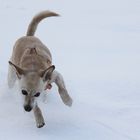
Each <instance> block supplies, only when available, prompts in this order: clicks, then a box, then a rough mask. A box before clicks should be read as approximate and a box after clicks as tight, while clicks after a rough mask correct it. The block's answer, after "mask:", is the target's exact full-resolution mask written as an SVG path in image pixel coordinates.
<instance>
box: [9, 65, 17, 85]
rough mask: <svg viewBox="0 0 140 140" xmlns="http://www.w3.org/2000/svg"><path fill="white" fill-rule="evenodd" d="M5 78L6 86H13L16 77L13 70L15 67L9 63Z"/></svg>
mask: <svg viewBox="0 0 140 140" xmlns="http://www.w3.org/2000/svg"><path fill="white" fill-rule="evenodd" d="M7 79H8V87H9V88H13V86H14V84H15V82H16V79H17V75H16V72H15V69H14V68H13V67H12V66H11V65H9V69H8V77H7Z"/></svg>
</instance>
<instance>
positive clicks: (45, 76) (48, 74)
mask: <svg viewBox="0 0 140 140" xmlns="http://www.w3.org/2000/svg"><path fill="white" fill-rule="evenodd" d="M54 70H55V66H54V65H52V66H50V67H49V68H47V69H46V70H43V71H40V72H39V75H40V77H42V78H43V81H47V80H50V79H51V75H52V72H53V71H54Z"/></svg>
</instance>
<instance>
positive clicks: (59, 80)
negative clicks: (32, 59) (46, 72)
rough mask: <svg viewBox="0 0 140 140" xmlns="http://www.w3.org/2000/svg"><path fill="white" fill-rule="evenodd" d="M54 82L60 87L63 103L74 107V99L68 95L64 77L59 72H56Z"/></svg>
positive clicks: (53, 77) (53, 75)
mask: <svg viewBox="0 0 140 140" xmlns="http://www.w3.org/2000/svg"><path fill="white" fill-rule="evenodd" d="M52 80H53V82H55V84H56V85H57V86H58V91H59V95H60V97H61V99H62V101H63V103H64V104H65V105H67V106H72V98H71V97H70V96H69V94H68V91H67V89H66V86H65V83H64V80H63V77H62V75H61V74H60V73H59V72H57V71H54V72H53V74H52Z"/></svg>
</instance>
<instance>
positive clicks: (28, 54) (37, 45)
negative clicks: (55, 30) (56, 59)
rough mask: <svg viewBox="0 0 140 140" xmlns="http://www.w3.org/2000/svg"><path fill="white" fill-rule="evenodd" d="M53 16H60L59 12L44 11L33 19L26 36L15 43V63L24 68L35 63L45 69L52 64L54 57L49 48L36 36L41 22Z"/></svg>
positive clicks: (13, 57) (13, 56)
mask: <svg viewBox="0 0 140 140" xmlns="http://www.w3.org/2000/svg"><path fill="white" fill-rule="evenodd" d="M51 16H58V14H56V13H54V12H50V11H43V12H41V13H39V14H37V15H36V16H35V17H34V18H33V19H32V21H31V23H30V24H29V27H28V30H27V34H26V36H25V37H22V38H20V39H18V40H17V41H16V43H15V46H14V49H13V54H12V57H11V61H12V62H13V63H14V64H15V65H18V66H20V67H21V68H24V69H30V64H32V65H33V64H34V65H35V66H34V67H38V69H45V68H47V67H49V66H50V65H51V63H52V57H51V53H50V51H49V49H48V48H47V47H46V46H45V45H44V44H43V43H42V42H41V41H40V40H39V39H38V38H36V37H34V34H35V31H36V29H37V26H38V24H39V22H40V21H41V20H43V19H44V18H47V17H51ZM33 49H35V51H33ZM31 67H33V66H31Z"/></svg>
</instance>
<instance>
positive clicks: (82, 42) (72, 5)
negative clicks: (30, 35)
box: [0, 0, 140, 140]
mask: <svg viewBox="0 0 140 140" xmlns="http://www.w3.org/2000/svg"><path fill="white" fill-rule="evenodd" d="M139 7H140V1H139V0H117V1H113V0H98V1H95V0H83V1H81V0H77V1H74V0H70V1H66V0H61V1H58V0H54V1H49V0H46V1H44V0H38V1H34V0H30V1H29V0H24V1H18V0H12V1H10V0H0V19H1V23H0V31H1V33H0V36H1V38H0V56H1V61H0V88H1V92H0V107H1V109H0V140H17V139H21V140H22V139H23V140H25V139H26V140H28V139H33V140H63V139H65V140H78V139H80V140H139V139H140V80H139V79H140V73H139V72H140V47H139V45H140V39H139V37H140V18H139V17H140V8H139ZM45 9H49V10H52V11H55V12H57V13H59V14H60V15H61V17H59V18H50V19H47V20H44V21H43V22H42V23H41V24H40V25H39V28H38V30H37V33H36V36H38V37H39V38H40V39H41V40H42V41H43V42H44V43H45V44H47V46H48V47H49V48H50V50H51V52H52V55H53V62H54V64H55V65H56V68H57V70H59V71H61V73H63V75H64V77H65V81H66V84H67V88H68V90H69V93H70V95H71V96H72V97H73V100H74V104H73V106H72V107H71V108H68V107H66V106H65V105H64V104H63V103H62V102H61V99H60V97H59V95H58V94H57V89H56V87H55V86H54V88H53V89H52V90H51V91H50V93H49V94H48V97H47V101H46V102H47V103H43V102H41V103H40V106H41V108H42V110H43V114H44V117H45V120H46V126H45V127H44V128H41V129H38V128H36V126H35V122H34V118H33V114H32V113H26V112H24V110H23V107H22V102H21V99H20V96H19V92H18V90H17V86H16V87H15V88H14V89H13V90H9V89H8V88H7V84H6V76H7V67H8V63H7V62H8V60H9V57H10V55H11V52H12V47H13V44H14V42H15V40H16V39H17V38H19V37H20V36H23V35H25V32H26V29H27V26H28V23H29V22H30V20H31V18H32V16H33V15H34V14H36V13H37V12H39V11H42V10H45Z"/></svg>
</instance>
